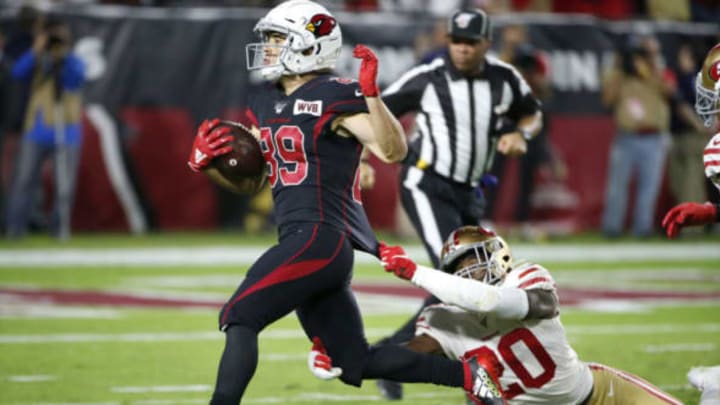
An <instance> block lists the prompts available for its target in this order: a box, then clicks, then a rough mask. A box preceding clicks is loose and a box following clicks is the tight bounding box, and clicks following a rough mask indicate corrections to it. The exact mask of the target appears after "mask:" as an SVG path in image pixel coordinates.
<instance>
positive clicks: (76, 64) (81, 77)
mask: <svg viewBox="0 0 720 405" xmlns="http://www.w3.org/2000/svg"><path fill="white" fill-rule="evenodd" d="M84 81H85V64H84V63H83V61H82V60H81V59H80V58H78V57H77V56H75V55H68V57H67V58H65V63H64V64H63V71H62V84H63V86H64V87H65V88H66V89H68V90H77V89H78V88H80V86H81V85H82V84H83V82H84Z"/></svg>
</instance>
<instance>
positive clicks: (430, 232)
mask: <svg viewBox="0 0 720 405" xmlns="http://www.w3.org/2000/svg"><path fill="white" fill-rule="evenodd" d="M400 198H401V201H402V205H403V208H405V212H406V213H407V214H408V217H409V218H410V222H412V224H413V228H415V231H416V232H417V234H418V235H419V236H420V238H421V239H422V241H423V244H424V245H425V250H426V251H427V254H428V257H430V260H431V261H432V264H433V266H434V267H435V268H436V269H439V268H440V251H441V250H442V245H443V243H444V242H445V239H446V238H447V237H448V236H449V235H450V233H451V232H452V231H454V230H455V229H457V228H459V227H461V226H463V225H477V224H478V223H479V222H480V218H481V216H482V201H481V199H480V198H479V197H478V196H477V194H476V192H475V189H474V188H473V187H471V186H469V185H466V184H462V183H457V182H454V181H452V180H449V179H446V178H444V177H441V176H440V175H438V174H436V173H435V172H433V171H432V170H430V169H427V170H421V169H419V168H417V167H415V166H403V169H402V171H401V173H400ZM439 302H440V300H439V299H437V298H435V297H434V296H432V295H429V296H428V297H427V298H425V301H424V302H423V305H422V307H420V309H419V310H418V312H417V313H416V314H415V315H413V317H412V318H410V319H409V320H408V321H407V322H406V323H405V325H403V326H402V327H401V328H400V329H399V330H398V331H397V332H395V333H394V334H393V335H392V336H390V337H387V338H385V339H383V340H382V341H381V342H380V343H381V344H382V343H402V342H407V341H408V340H410V339H412V337H413V336H414V335H415V320H416V319H417V317H418V315H420V312H421V311H422V310H423V308H425V307H426V306H428V305H432V304H437V303H439Z"/></svg>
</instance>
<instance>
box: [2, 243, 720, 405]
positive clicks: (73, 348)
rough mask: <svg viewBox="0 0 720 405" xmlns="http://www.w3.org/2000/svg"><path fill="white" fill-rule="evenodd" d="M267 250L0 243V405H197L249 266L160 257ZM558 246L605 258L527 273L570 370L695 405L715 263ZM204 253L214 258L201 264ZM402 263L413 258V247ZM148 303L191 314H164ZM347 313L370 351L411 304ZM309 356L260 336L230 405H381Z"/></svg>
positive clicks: (367, 297) (709, 342) (291, 342)
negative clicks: (552, 308) (597, 370)
mask: <svg viewBox="0 0 720 405" xmlns="http://www.w3.org/2000/svg"><path fill="white" fill-rule="evenodd" d="M271 239H272V238H270V237H256V238H241V237H238V236H232V235H226V234H216V235H188V234H185V235H154V236H148V237H140V238H138V237H135V238H133V237H127V236H122V235H115V236H98V235H92V236H79V237H76V238H75V239H73V240H72V241H70V242H68V243H65V244H62V245H58V244H57V243H55V242H54V241H52V240H48V239H45V238H31V239H29V240H26V241H23V242H15V243H8V242H0V263H6V264H4V265H2V267H0V404H14V405H20V404H23V405H29V404H43V405H60V404H64V405H69V404H73V405H111V404H112V405H115V404H118V405H119V404H133V405H164V404H204V403H207V400H208V398H209V396H210V394H211V389H212V385H213V383H214V378H215V369H216V366H217V361H218V359H219V356H220V351H221V350H222V345H223V340H222V339H223V335H222V334H221V333H220V332H217V330H216V315H217V309H216V306H214V305H215V303H219V302H222V301H223V300H224V299H226V298H227V297H228V296H229V294H230V293H232V291H233V290H234V289H235V287H236V284H237V283H238V282H239V281H240V280H241V278H242V275H243V272H244V271H245V269H246V267H247V262H248V261H249V260H251V259H247V257H246V256H247V255H246V256H242V255H240V256H231V257H230V258H229V259H227V260H225V261H223V260H219V261H217V262H215V263H205V264H203V263H196V262H192V263H191V264H185V265H183V264H181V263H177V261H178V260H173V257H176V258H177V257H179V258H181V259H182V258H184V257H188V258H189V259H188V260H194V259H193V257H196V258H199V259H198V260H200V259H203V258H205V257H212V256H213V255H219V254H221V253H222V252H226V253H227V252H234V250H233V249H234V247H240V248H242V249H245V251H248V252H252V251H253V246H262V245H263V244H267V243H269V242H270V241H271ZM705 242H708V241H705ZM563 243H564V245H562V246H564V247H566V248H568V249H569V251H572V250H580V251H583V250H584V249H589V248H592V249H595V250H596V251H600V252H606V255H605V257H607V259H606V260H598V259H597V258H596V257H595V258H589V259H588V260H587V261H581V260H577V259H568V258H567V257H564V256H563V257H558V258H557V260H554V261H553V260H544V261H543V263H542V264H544V265H545V266H546V267H548V268H549V269H550V270H551V272H552V273H553V275H554V277H555V279H556V282H557V284H558V286H559V287H560V291H561V299H564V297H563V295H562V293H563V288H568V291H572V294H574V295H573V300H575V299H577V300H578V302H576V303H574V304H573V305H572V306H571V305H568V306H567V307H565V308H564V309H563V311H562V320H563V323H564V324H565V326H566V328H567V331H568V335H569V337H570V340H571V342H572V344H573V346H574V347H575V349H576V351H577V352H578V354H579V355H580V357H581V358H582V359H583V360H586V361H596V362H600V363H604V364H607V365H611V366H614V367H617V368H621V369H624V370H627V371H630V372H633V373H636V374H638V375H640V376H642V377H644V378H645V379H647V380H649V381H651V382H653V383H655V384H656V385H658V386H660V387H661V388H663V389H665V390H666V391H667V392H669V393H671V394H673V395H675V396H677V397H678V398H680V399H681V400H683V401H685V402H686V403H688V404H693V403H697V398H698V394H697V393H696V392H695V391H694V389H692V388H691V387H690V386H689V385H687V382H686V378H685V374H686V373H687V370H688V369H689V368H690V367H691V366H694V365H717V364H720V259H718V256H717V255H714V256H713V255H710V256H709V257H702V256H701V257H700V258H694V257H695V256H694V254H693V253H688V254H682V247H687V250H688V251H690V250H692V248H693V247H695V248H697V244H695V243H682V242H681V243H680V244H673V243H668V242H661V241H655V242H651V243H649V244H647V245H648V246H653V247H656V248H657V247H659V249H660V250H655V251H650V252H649V253H648V255H647V258H646V259H644V260H638V259H636V258H635V259H632V258H631V259H628V260H623V259H622V255H621V254H620V256H618V254H619V253H618V252H622V249H620V248H621V247H622V246H623V242H622V241H621V242H618V243H615V244H608V245H606V244H601V243H600V242H598V241H594V240H580V241H577V240H575V241H564V242H563ZM710 243H711V244H708V245H702V246H700V247H702V248H705V249H712V248H713V245H712V244H713V243H714V244H715V246H717V247H718V248H717V249H719V250H720V243H719V242H718V241H717V240H715V241H712V240H711V241H710ZM410 244H411V245H412V242H411V243H410ZM218 246H221V247H222V249H224V250H221V251H216V250H213V249H215V248H217V247H218ZM546 246H548V247H550V248H552V247H557V246H558V245H557V244H556V243H550V244H548V245H546ZM678 246H680V248H678ZM671 248H672V249H675V250H676V251H679V252H680V253H679V254H678V255H677V257H672V258H669V259H668V258H667V257H664V256H662V255H658V253H657V252H662V251H664V250H669V249H671ZM194 249H201V250H194ZM202 249H205V250H202ZM208 249H209V250H208ZM255 250H257V249H255ZM413 251H414V252H416V254H420V253H421V252H422V250H421V249H420V248H419V247H417V246H415V247H414V250H413ZM528 251H531V250H528ZM417 252H420V253H417ZM653 252H655V253H653ZM65 253H67V254H65ZM558 254H559V253H558ZM138 255H139V256H138ZM250 256H252V254H250ZM78 257H80V258H82V257H93V258H94V259H93V260H94V261H93V260H90V261H89V262H83V261H82V259H78ZM135 257H142V258H143V259H142V260H138V261H133V260H134V259H133V258H135ZM18 258H20V259H18ZM22 258H24V259H22ZM417 258H418V259H423V258H424V256H419V257H417ZM16 259H17V260H18V261H17V262H15V261H14V260H16ZM21 259H22V260H21ZM130 259H133V260H130ZM23 260H24V261H23ZM200 261H202V260H200ZM240 262H243V263H246V264H243V263H240ZM359 262H360V263H359V264H358V265H357V266H356V269H355V271H356V282H357V283H358V284H363V285H369V286H372V285H384V284H391V285H393V286H400V285H404V284H403V282H402V281H399V280H395V279H394V278H393V277H392V276H390V275H388V274H385V273H384V272H383V271H382V269H381V268H380V267H379V266H377V265H374V264H372V262H371V261H368V260H364V261H363V260H359ZM7 263H12V264H7ZM598 290H600V291H608V290H609V291H624V292H628V291H634V292H636V293H637V294H639V295H642V294H643V293H644V294H645V295H646V297H645V299H641V300H638V299H635V298H633V294H628V295H627V296H623V297H622V299H619V298H617V297H614V298H613V297H608V296H605V295H600V296H598V297H597V299H596V300H594V301H586V300H584V298H583V294H582V292H584V291H589V293H594V292H596V291H598ZM48 292H49V293H48ZM678 293H682V294H680V295H677V296H675V295H673V294H678ZM572 294H570V293H568V296H567V297H570V295H572ZM693 294H697V295H699V298H698V297H697V296H694V295H693ZM688 297H689V298H688ZM163 300H165V301H167V302H173V301H172V300H185V301H190V302H192V303H194V304H193V305H188V306H185V307H183V308H178V307H177V306H173V305H169V304H163V302H164V301H163ZM359 300H360V303H361V306H362V307H363V310H366V312H365V322H366V328H367V335H368V338H369V340H370V341H374V340H376V339H379V338H380V337H382V336H384V335H385V334H386V333H389V332H391V331H392V330H393V329H394V328H396V327H397V326H399V325H400V324H401V323H402V322H404V321H405V320H406V318H407V316H408V315H409V314H410V313H411V312H413V310H414V306H415V305H416V304H417V303H418V302H419V301H418V299H417V298H412V297H410V298H403V299H391V298H388V297H387V296H382V295H373V294H361V295H360V296H359ZM309 346H310V345H309V343H308V342H307V339H306V338H305V337H304V336H303V334H302V332H301V329H300V327H299V326H298V324H297V321H296V320H295V318H294V316H289V317H286V318H285V319H282V320H281V321H280V322H278V323H276V324H275V325H273V326H271V327H270V328H269V329H268V330H266V331H265V332H264V333H263V334H262V335H261V339H260V363H259V367H258V370H257V372H256V375H255V378H254V379H253V381H252V382H251V384H250V387H249V388H248V391H247V393H246V399H245V400H244V401H243V403H247V404H266V403H293V404H295V403H298V404H343V403H351V404H371V403H372V404H375V403H378V402H382V400H381V398H380V396H379V395H378V392H377V390H376V389H375V386H374V384H373V383H372V382H368V383H366V384H365V385H364V386H363V387H362V388H361V389H356V388H352V387H346V386H344V385H342V384H341V383H340V382H337V381H333V382H323V381H318V380H316V379H315V378H314V377H312V376H311V375H310V374H309V372H308V371H307V367H306V354H307V351H308V349H309ZM405 392H406V399H405V400H404V401H403V402H400V403H407V404H428V405H429V404H438V405H439V404H443V405H444V404H458V405H460V404H463V403H464V401H463V395H462V392H460V391H459V390H456V389H448V388H442V387H436V386H432V385H423V384H421V385H406V387H405Z"/></svg>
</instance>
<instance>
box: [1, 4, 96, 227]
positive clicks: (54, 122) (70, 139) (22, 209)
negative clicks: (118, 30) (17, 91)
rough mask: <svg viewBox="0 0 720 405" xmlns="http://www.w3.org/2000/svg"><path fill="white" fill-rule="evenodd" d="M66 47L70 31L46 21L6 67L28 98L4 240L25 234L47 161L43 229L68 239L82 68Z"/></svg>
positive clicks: (77, 150) (77, 152) (77, 149)
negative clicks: (50, 191) (48, 190)
mask: <svg viewBox="0 0 720 405" xmlns="http://www.w3.org/2000/svg"><path fill="white" fill-rule="evenodd" d="M71 46H72V38H71V34H70V28H69V27H68V26H67V24H65V23H64V22H63V21H61V20H58V19H56V18H52V17H50V18H48V19H47V21H46V22H45V25H44V27H43V29H42V30H41V31H40V32H39V33H38V34H37V35H36V36H35V38H34V40H33V45H32V48H31V49H29V50H28V51H27V52H25V53H24V54H23V55H22V56H21V57H20V58H19V59H18V60H17V62H16V63H15V65H14V66H13V68H12V76H13V78H15V79H16V80H20V81H24V82H28V83H30V96H29V100H28V105H27V109H26V113H25V119H24V122H23V128H22V132H23V135H22V140H21V142H20V146H19V153H18V154H17V161H16V166H15V175H14V178H13V185H12V189H11V193H10V198H9V201H8V210H7V236H8V237H9V238H19V237H22V236H23V235H24V234H25V233H26V231H27V218H28V208H29V207H32V205H33V204H32V197H33V191H34V190H35V188H36V187H40V186H41V182H40V177H41V168H42V166H43V163H44V162H45V160H47V159H48V158H51V157H52V158H53V162H54V166H53V169H54V170H53V172H54V178H55V183H54V193H55V199H54V209H53V213H52V216H51V220H50V224H49V229H50V233H51V234H52V236H54V237H57V238H59V239H66V238H68V237H69V236H70V213H71V207H72V203H73V196H74V191H75V179H76V175H77V168H78V162H79V157H80V145H81V117H82V99H81V94H80V90H81V86H82V84H83V82H84V81H85V67H84V65H83V63H82V61H81V60H80V59H79V58H78V57H77V56H75V55H74V54H73V53H72V52H71Z"/></svg>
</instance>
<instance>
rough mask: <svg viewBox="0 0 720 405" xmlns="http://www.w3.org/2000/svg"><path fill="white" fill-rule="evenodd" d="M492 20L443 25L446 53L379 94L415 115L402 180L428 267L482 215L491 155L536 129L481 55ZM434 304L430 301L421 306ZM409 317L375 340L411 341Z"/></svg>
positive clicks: (464, 13)
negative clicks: (449, 240)
mask: <svg viewBox="0 0 720 405" xmlns="http://www.w3.org/2000/svg"><path fill="white" fill-rule="evenodd" d="M491 30H492V29H491V26H490V20H489V18H488V16H487V14H485V12H483V11H481V10H477V9H473V10H460V11H457V12H455V13H454V14H453V15H452V16H451V17H450V19H449V20H448V36H449V45H448V52H447V53H446V54H444V55H442V56H439V57H437V58H436V59H434V60H432V61H431V62H430V63H427V64H423V65H420V66H417V67H415V68H413V69H412V70H410V71H409V72H407V73H405V74H404V75H403V76H402V77H400V79H398V80H397V81H396V82H395V83H393V84H392V85H390V87H388V88H387V89H386V90H385V92H384V93H383V100H384V101H385V104H386V105H387V106H388V108H389V109H390V110H391V111H392V112H393V114H395V115H396V116H400V115H403V114H405V113H408V112H415V113H416V118H415V132H414V133H413V134H412V135H411V136H410V140H409V143H410V148H409V152H408V157H407V158H406V159H405V161H404V162H403V168H402V171H401V174H400V183H401V184H400V193H401V200H402V204H403V207H404V208H405V211H406V212H407V214H408V216H409V217H410V221H411V222H412V224H413V226H414V228H415V230H416V232H417V233H418V234H419V235H420V237H421V238H422V241H423V243H424V244H425V249H426V250H427V252H428V255H429V256H430V258H431V260H432V262H433V265H434V266H435V267H436V268H439V265H440V260H439V256H438V255H439V254H440V251H441V249H442V245H443V242H444V240H445V238H447V236H448V235H449V234H450V232H452V230H453V229H456V228H458V227H460V226H462V225H471V224H472V225H474V224H477V223H478V222H479V220H480V218H481V215H482V209H481V201H478V199H479V198H478V193H477V191H476V190H477V188H478V187H479V186H482V184H481V178H482V176H483V174H485V173H486V172H487V171H488V169H489V168H490V166H491V164H492V160H493V156H494V153H495V151H497V152H500V153H502V154H504V155H509V156H518V155H522V154H524V153H525V152H526V151H527V141H529V140H530V139H532V138H533V137H534V136H535V135H536V134H537V133H538V132H539V131H540V129H541V127H542V113H541V111H540V103H539V102H538V100H536V99H535V97H534V96H533V95H532V93H531V90H530V87H529V86H528V85H527V83H526V82H525V80H524V79H523V78H522V77H521V76H520V74H519V73H518V72H517V71H516V70H515V69H514V68H513V67H512V66H510V65H508V64H506V63H503V62H501V61H499V60H498V59H496V58H493V57H490V56H486V53H487V51H488V49H489V48H490V40H491ZM437 302H439V301H438V299H437V298H435V297H433V296H429V297H428V298H427V299H426V300H425V303H424V304H423V307H424V306H426V305H429V304H434V303H437ZM416 317H417V314H416V316H415V317H413V318H412V319H410V320H409V321H408V322H407V323H406V324H405V325H404V326H403V327H402V328H401V329H400V330H398V331H397V332H396V333H395V334H394V335H393V336H391V337H388V338H386V339H384V340H383V341H381V342H380V344H383V343H385V342H393V343H399V342H404V341H408V340H410V339H411V338H412V337H413V335H414V332H415V318H416ZM378 386H379V387H380V390H381V391H382V393H383V395H384V396H385V397H386V398H388V399H401V398H402V386H401V385H400V384H399V383H395V382H391V381H387V380H378Z"/></svg>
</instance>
